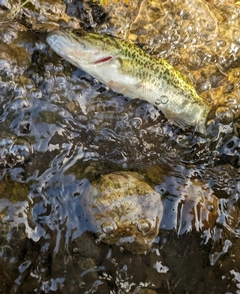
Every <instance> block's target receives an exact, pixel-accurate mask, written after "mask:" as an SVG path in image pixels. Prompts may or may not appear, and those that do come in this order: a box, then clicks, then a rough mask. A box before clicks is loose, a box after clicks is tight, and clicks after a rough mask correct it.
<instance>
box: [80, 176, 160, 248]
mask: <svg viewBox="0 0 240 294" xmlns="http://www.w3.org/2000/svg"><path fill="white" fill-rule="evenodd" d="M82 205H83V206H84V207H85V210H86V212H88V214H89V217H90V218H91V223H92V225H93V228H94V229H93V230H94V232H95V233H96V234H97V236H98V238H99V240H101V241H103V242H105V243H108V244H117V245H119V246H122V247H124V248H126V249H127V250H129V251H131V252H133V253H147V252H148V251H149V250H150V248H151V245H152V242H153V241H154V238H155V237H156V236H157V234H158V229H159V224H160V221H161V218H162V204H161V199H160V197H159V194H157V193H156V192H155V191H154V190H153V189H152V188H151V187H150V186H149V185H148V184H147V183H146V182H145V181H144V178H142V177H141V176H140V175H138V174H137V173H133V172H115V173H111V174H107V175H104V176H101V178H100V179H99V181H96V182H94V183H93V184H92V185H91V186H89V188H88V189H87V190H86V192H85V193H84V196H83V199H82Z"/></svg>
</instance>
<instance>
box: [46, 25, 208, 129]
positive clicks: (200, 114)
mask: <svg viewBox="0 0 240 294" xmlns="http://www.w3.org/2000/svg"><path fill="white" fill-rule="evenodd" d="M47 42H48V44H49V45H50V47H51V48H52V49H53V50H54V51H55V52H56V53H57V54H59V55H60V56H62V57H63V58H65V59H66V60H68V61H69V62H70V63H72V64H73V65H75V66H77V67H80V68H81V69H82V70H84V71H86V72H87V73H89V74H90V75H92V76H93V77H94V78H96V79H98V80H99V81H100V82H102V83H104V84H106V85H108V86H109V87H110V88H111V89H112V90H114V91H116V92H118V93H121V94H123V95H126V96H128V97H129V98H132V99H135V98H139V99H142V100H146V101H148V102H150V103H151V104H153V105H155V106H156V107H158V109H159V110H161V111H162V112H163V114H164V115H165V116H166V118H167V119H168V120H170V121H171V122H172V123H174V124H175V125H177V126H179V127H180V128H182V129H186V128H188V127H190V126H194V127H196V129H197V130H198V131H199V132H201V133H204V134H205V133H206V129H205V123H206V118H207V115H208V113H209V110H210V109H209V106H208V105H207V104H206V103H205V102H204V101H203V99H202V98H201V97H200V96H199V95H198V93H197V92H196V90H195V88H194V87H193V86H192V85H191V83H190V82H189V81H188V79H187V78H186V77H185V76H183V75H182V74H181V73H180V72H178V71H177V70H175V69H174V68H173V67H172V66H171V65H170V64H169V63H168V62H167V61H165V60H163V59H155V58H154V57H152V56H151V55H149V54H148V53H146V52H145V51H143V50H142V49H141V48H139V47H138V46H136V45H134V44H131V43H128V42H126V41H124V40H121V39H118V38H116V37H113V36H109V35H103V34H96V33H88V34H86V35H84V36H82V37H79V36H76V35H75V34H73V33H71V32H66V31H61V30H55V31H53V32H51V33H50V34H49V36H48V37H47Z"/></svg>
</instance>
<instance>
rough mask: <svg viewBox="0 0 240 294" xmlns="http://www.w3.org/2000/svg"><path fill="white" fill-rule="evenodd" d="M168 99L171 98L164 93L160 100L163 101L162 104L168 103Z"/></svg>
mask: <svg viewBox="0 0 240 294" xmlns="http://www.w3.org/2000/svg"><path fill="white" fill-rule="evenodd" d="M168 100H169V99H168V97H167V96H164V95H163V96H161V97H160V101H161V103H162V104H166V103H168Z"/></svg>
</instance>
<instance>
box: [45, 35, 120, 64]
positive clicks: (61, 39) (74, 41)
mask: <svg viewBox="0 0 240 294" xmlns="http://www.w3.org/2000/svg"><path fill="white" fill-rule="evenodd" d="M47 43H48V44H49V46H50V47H51V48H52V49H53V50H54V51H55V52H56V53H57V54H58V55H60V56H61V57H63V58H64V59H66V60H67V61H69V62H70V63H72V64H74V65H75V66H77V67H80V68H83V69H84V66H91V65H93V66H95V65H100V64H104V63H106V62H109V61H110V60H112V59H113V58H116V57H117V56H118V54H119V53H120V48H119V47H118V43H117V42H116V41H115V39H114V38H110V37H109V36H107V35H100V34H95V33H88V34H86V35H84V36H77V35H75V34H73V33H71V32H67V31H62V30H54V31H52V32H51V33H50V34H49V35H48V37H47Z"/></svg>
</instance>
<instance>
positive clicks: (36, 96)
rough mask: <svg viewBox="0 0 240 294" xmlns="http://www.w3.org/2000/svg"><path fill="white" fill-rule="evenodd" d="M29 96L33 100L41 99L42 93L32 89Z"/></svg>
mask: <svg viewBox="0 0 240 294" xmlns="http://www.w3.org/2000/svg"><path fill="white" fill-rule="evenodd" d="M31 96H32V98H33V99H41V98H42V91H41V90H40V89H38V88H34V89H32V90H31Z"/></svg>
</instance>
